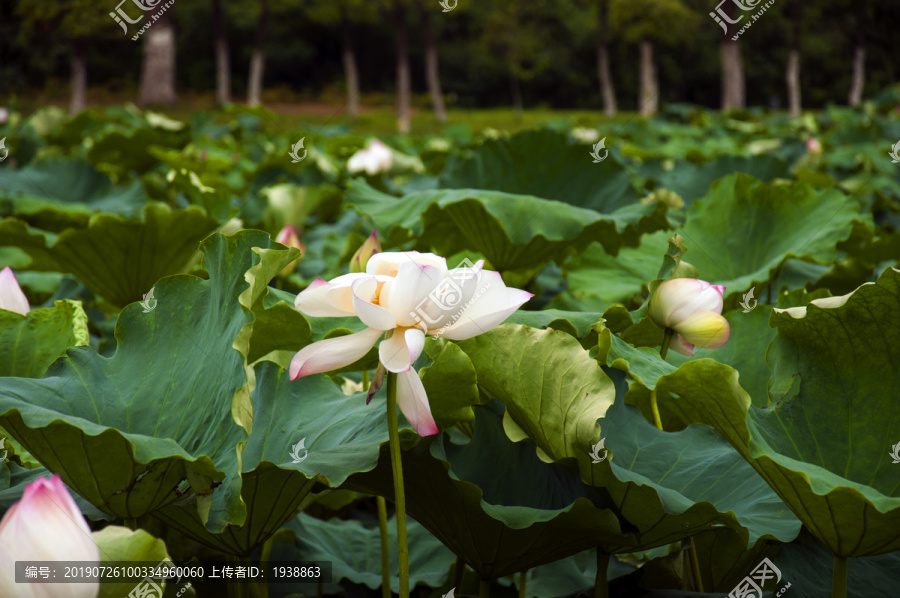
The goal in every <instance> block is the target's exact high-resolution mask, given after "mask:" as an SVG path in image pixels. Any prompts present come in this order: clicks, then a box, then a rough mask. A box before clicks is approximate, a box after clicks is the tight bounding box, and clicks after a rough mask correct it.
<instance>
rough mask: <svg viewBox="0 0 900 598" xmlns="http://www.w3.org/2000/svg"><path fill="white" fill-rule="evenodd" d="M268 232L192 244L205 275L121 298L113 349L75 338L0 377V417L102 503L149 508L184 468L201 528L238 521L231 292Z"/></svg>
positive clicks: (237, 389)
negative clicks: (148, 299)
mask: <svg viewBox="0 0 900 598" xmlns="http://www.w3.org/2000/svg"><path fill="white" fill-rule="evenodd" d="M270 243H271V240H270V238H269V236H268V235H266V234H265V233H262V232H260V231H244V232H241V233H238V234H236V235H234V236H231V237H225V236H223V235H214V236H211V237H210V238H209V239H207V240H206V241H205V242H204V243H203V246H202V249H203V251H204V254H205V255H204V262H203V263H204V267H205V269H206V271H207V272H208V274H209V279H208V280H204V279H201V278H197V277H195V276H187V275H180V276H174V277H169V278H166V279H164V280H162V281H159V282H158V283H157V285H156V287H155V288H156V291H155V293H154V297H155V298H156V300H157V304H156V305H155V307H154V309H153V310H151V311H149V312H147V313H144V312H143V310H142V309H141V307H140V305H131V306H128V307H126V308H125V309H124V310H123V311H122V313H121V314H120V315H119V317H118V321H117V323H116V340H117V348H116V352H115V354H114V355H113V356H112V357H110V358H105V357H102V356H100V355H98V354H97V353H96V352H95V351H94V349H92V348H89V347H76V348H72V349H69V350H68V351H67V354H66V356H65V357H64V358H60V359H59V360H57V361H56V362H55V363H54V364H53V365H52V366H51V367H50V369H49V371H48V373H47V375H46V377H44V378H43V379H27V378H0V425H2V426H3V428H4V429H6V430H7V431H9V432H10V433H11V434H12V435H14V436H15V438H16V440H18V441H19V442H21V443H22V445H23V446H24V447H25V449H27V450H28V452H29V453H31V454H32V455H34V456H35V457H36V458H37V459H38V460H39V461H40V462H41V463H42V464H43V465H45V466H46V467H47V468H48V469H50V470H51V471H54V472H58V473H59V474H60V475H61V476H62V477H63V479H64V480H65V481H66V483H67V484H69V486H70V487H72V488H73V489H74V490H75V491H77V492H78V493H79V494H81V495H82V496H84V497H85V498H86V499H87V500H88V501H90V502H91V503H92V504H94V505H96V506H98V507H100V508H102V509H103V510H104V511H106V512H108V513H111V514H114V515H117V516H120V517H138V516H142V515H145V514H147V513H150V512H153V511H155V510H157V509H159V508H162V507H164V506H166V505H168V504H170V503H172V502H174V501H176V500H177V499H178V493H176V490H178V488H177V487H178V486H179V484H180V483H181V482H182V481H183V480H188V483H189V484H190V485H191V493H192V496H197V497H198V498H197V500H196V502H197V506H198V508H199V509H200V510H201V513H202V516H203V517H204V518H206V517H207V514H208V523H207V526H208V528H209V529H211V530H213V531H218V530H221V529H222V528H223V527H224V526H225V524H226V522H232V523H242V522H243V521H244V517H245V514H246V512H245V509H244V505H243V504H242V503H241V502H240V494H239V493H240V484H241V480H240V477H239V476H238V471H239V467H240V465H239V455H240V449H241V444H240V443H243V442H245V441H246V439H247V432H246V431H245V429H244V428H242V427H241V426H239V425H238V424H237V423H236V419H237V418H244V417H245V413H246V410H247V403H248V402H249V397H246V396H245V394H246V389H245V387H246V385H247V374H246V371H245V369H244V361H243V358H242V356H241V354H240V353H238V352H237V351H235V350H234V349H233V348H232V343H233V341H234V338H235V336H236V335H237V334H238V332H239V331H240V330H241V329H242V328H243V327H244V325H245V324H246V323H247V321H248V320H249V317H250V316H249V315H248V314H247V313H245V311H244V310H243V309H242V307H241V305H240V303H239V301H238V297H239V295H240V294H241V292H243V291H244V289H245V287H246V282H245V280H244V273H245V272H247V270H249V269H250V267H251V266H252V265H253V261H254V259H256V254H254V253H253V252H252V251H251V248H252V247H254V246H257V247H260V246H261V247H268V246H270ZM240 421H243V419H240ZM247 427H248V428H249V425H247ZM182 490H183V488H182ZM214 490H215V491H214Z"/></svg>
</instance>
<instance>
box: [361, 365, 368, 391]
mask: <svg viewBox="0 0 900 598" xmlns="http://www.w3.org/2000/svg"><path fill="white" fill-rule="evenodd" d="M362 389H363V391H367V390H369V370H363V372H362Z"/></svg>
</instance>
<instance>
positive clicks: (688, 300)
mask: <svg viewBox="0 0 900 598" xmlns="http://www.w3.org/2000/svg"><path fill="white" fill-rule="evenodd" d="M724 292H725V287H724V286H723V285H713V284H710V283H708V282H706V281H705V280H698V279H696V278H673V279H670V280H667V281H665V282H664V283H662V284H661V285H659V287H658V288H657V289H656V292H655V293H654V294H653V297H651V298H650V306H649V309H648V310H647V315H648V316H650V319H651V320H652V321H653V323H654V324H656V325H657V326H659V327H660V328H669V329H671V330H674V331H675V333H676V334H674V335H673V336H672V340H671V342H670V343H669V348H670V349H674V350H675V351H677V352H678V353H681V354H682V355H693V354H694V347H695V346H696V347H701V348H704V349H716V348H718V347H721V346H722V345H724V344H725V342H726V341H727V340H728V337H729V335H730V334H731V326H730V325H729V324H728V320H726V319H725V318H724V317H722V315H721V314H722V296H723V294H724Z"/></svg>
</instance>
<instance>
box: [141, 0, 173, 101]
mask: <svg viewBox="0 0 900 598" xmlns="http://www.w3.org/2000/svg"><path fill="white" fill-rule="evenodd" d="M157 14H158V13H157ZM153 16H156V15H148V17H147V18H148V19H149V18H152V17H153ZM175 56H176V46H175V24H174V23H173V22H172V16H171V14H170V11H168V10H167V11H165V12H163V13H162V14H161V15H159V18H158V19H157V20H156V21H153V25H152V27H150V29H147V31H146V32H145V33H144V62H143V65H142V67H141V88H140V92H139V97H138V103H139V104H140V105H141V106H153V105H157V104H174V103H176V102H177V101H178V95H177V94H176V93H175Z"/></svg>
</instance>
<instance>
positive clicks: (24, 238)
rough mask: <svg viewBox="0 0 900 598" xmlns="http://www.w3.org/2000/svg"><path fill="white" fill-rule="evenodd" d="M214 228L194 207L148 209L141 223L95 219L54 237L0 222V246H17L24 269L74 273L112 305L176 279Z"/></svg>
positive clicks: (137, 298)
mask: <svg viewBox="0 0 900 598" xmlns="http://www.w3.org/2000/svg"><path fill="white" fill-rule="evenodd" d="M216 226H218V223H217V222H216V221H215V220H213V219H211V218H209V217H208V216H206V213H205V212H204V211H203V210H202V209H200V208H195V207H189V208H187V209H184V210H178V211H172V210H171V209H170V208H169V207H168V206H166V205H164V204H155V203H153V204H148V205H147V206H146V207H145V208H144V212H143V219H142V220H125V219H123V218H121V217H119V216H116V215H112V214H96V215H94V216H92V217H91V220H90V224H89V225H88V226H87V228H83V229H68V230H65V231H63V232H62V233H60V234H59V235H58V236H56V235H52V234H50V233H44V232H42V231H37V230H32V229H29V228H28V227H27V226H26V225H25V223H23V222H21V221H18V220H15V219H6V220H3V221H0V245H3V246H13V247H18V248H20V249H22V250H23V251H25V252H26V253H27V254H28V255H30V256H31V258H32V260H33V261H32V263H31V266H30V267H29V269H31V270H42V271H56V272H68V273H70V274H74V275H75V276H77V277H78V279H79V280H80V281H82V282H83V283H84V284H85V285H86V286H87V287H88V288H89V289H91V290H92V291H94V292H95V293H97V294H98V295H100V296H102V297H103V298H104V299H106V300H107V301H109V302H110V303H112V304H114V305H116V306H120V307H122V306H125V305H127V304H129V303H131V302H134V301H140V300H141V299H143V296H144V295H145V294H146V293H148V292H149V291H150V289H151V288H153V285H154V284H155V283H156V281H157V280H159V279H160V278H162V277H163V276H168V275H170V274H177V273H179V272H181V271H182V270H183V269H184V268H185V267H186V266H187V264H188V262H189V260H190V259H191V257H192V256H193V255H194V253H196V251H197V245H198V244H199V243H200V241H202V240H203V238H204V237H206V236H207V235H208V234H209V233H211V232H212V231H213V230H214V229H215V228H216Z"/></svg>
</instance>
